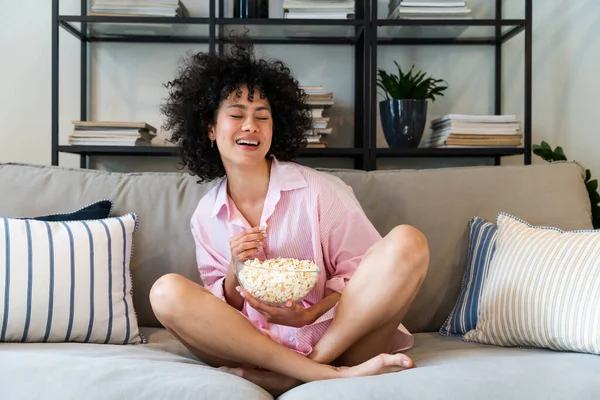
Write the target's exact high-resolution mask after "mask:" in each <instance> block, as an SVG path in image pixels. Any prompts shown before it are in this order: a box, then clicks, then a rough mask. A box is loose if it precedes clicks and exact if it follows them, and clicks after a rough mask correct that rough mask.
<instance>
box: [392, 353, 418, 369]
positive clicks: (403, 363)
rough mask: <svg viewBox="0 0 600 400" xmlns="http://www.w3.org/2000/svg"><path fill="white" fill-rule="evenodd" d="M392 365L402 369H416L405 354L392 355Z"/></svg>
mask: <svg viewBox="0 0 600 400" xmlns="http://www.w3.org/2000/svg"><path fill="white" fill-rule="evenodd" d="M393 357H394V358H395V359H394V364H395V365H398V366H400V367H403V368H414V367H416V365H415V363H414V361H413V360H412V359H411V358H410V357H409V356H407V355H406V354H401V353H399V354H394V355H393Z"/></svg>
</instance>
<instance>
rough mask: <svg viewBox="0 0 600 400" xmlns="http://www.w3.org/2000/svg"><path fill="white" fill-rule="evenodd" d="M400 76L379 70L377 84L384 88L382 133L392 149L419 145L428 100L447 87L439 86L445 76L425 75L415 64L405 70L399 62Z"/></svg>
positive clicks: (380, 109) (441, 92)
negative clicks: (417, 69)
mask: <svg viewBox="0 0 600 400" xmlns="http://www.w3.org/2000/svg"><path fill="white" fill-rule="evenodd" d="M394 64H396V67H397V68H398V75H393V74H388V73H387V72H385V71H384V70H382V69H379V70H378V71H377V75H378V77H377V86H379V87H380V88H382V89H383V90H384V94H385V98H386V99H385V100H383V101H380V102H379V114H380V117H381V125H382V128H383V134H384V136H385V140H386V141H387V142H388V145H389V146H390V147H393V148H399V147H413V148H414V147H418V146H419V143H420V142H421V137H422V136H423V131H424V130H425V121H426V120H427V100H428V99H431V101H435V97H436V96H443V95H444V94H443V91H444V90H446V89H447V88H448V86H439V84H440V83H441V82H445V81H444V80H443V79H434V78H432V77H428V78H426V77H425V75H426V74H425V72H421V71H416V72H413V70H414V65H413V66H412V68H411V69H410V70H409V71H408V72H407V73H403V72H402V69H401V68H400V66H399V65H398V63H397V62H395V61H394Z"/></svg>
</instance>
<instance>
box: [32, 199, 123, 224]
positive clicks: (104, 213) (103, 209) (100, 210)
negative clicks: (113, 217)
mask: <svg viewBox="0 0 600 400" xmlns="http://www.w3.org/2000/svg"><path fill="white" fill-rule="evenodd" d="M111 210H112V201H110V200H100V201H97V202H95V203H92V204H90V205H87V206H85V207H83V208H80V209H79V210H77V211H73V212H71V213H63V214H52V215H43V216H40V217H32V218H21V219H35V220H38V221H83V220H90V219H104V218H108V216H109V214H110V211H111Z"/></svg>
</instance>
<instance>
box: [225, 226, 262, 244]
mask: <svg viewBox="0 0 600 400" xmlns="http://www.w3.org/2000/svg"><path fill="white" fill-rule="evenodd" d="M263 233H264V230H261V227H260V226H255V227H254V228H248V229H244V230H243V231H242V232H241V233H239V234H237V235H234V236H232V237H231V240H235V241H237V240H240V239H242V238H243V237H244V236H247V235H252V234H256V235H262V234H263Z"/></svg>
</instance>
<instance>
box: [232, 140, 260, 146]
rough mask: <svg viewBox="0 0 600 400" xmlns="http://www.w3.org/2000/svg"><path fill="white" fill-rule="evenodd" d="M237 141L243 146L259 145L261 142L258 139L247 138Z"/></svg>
mask: <svg viewBox="0 0 600 400" xmlns="http://www.w3.org/2000/svg"><path fill="white" fill-rule="evenodd" d="M235 143H237V144H239V145H242V146H252V147H257V146H258V145H259V144H260V142H257V141H256V140H245V139H239V140H236V141H235Z"/></svg>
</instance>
